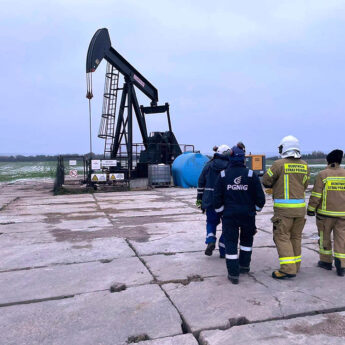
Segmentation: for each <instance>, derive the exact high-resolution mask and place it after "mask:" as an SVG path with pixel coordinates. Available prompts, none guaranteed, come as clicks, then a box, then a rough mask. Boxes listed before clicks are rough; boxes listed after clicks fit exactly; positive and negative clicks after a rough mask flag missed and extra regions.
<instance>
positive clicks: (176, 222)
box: [0, 181, 345, 345]
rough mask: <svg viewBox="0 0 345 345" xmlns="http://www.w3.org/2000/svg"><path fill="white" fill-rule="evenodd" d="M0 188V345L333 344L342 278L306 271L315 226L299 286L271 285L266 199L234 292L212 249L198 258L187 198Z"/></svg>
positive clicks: (168, 193) (180, 192) (338, 338)
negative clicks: (246, 268)
mask: <svg viewBox="0 0 345 345" xmlns="http://www.w3.org/2000/svg"><path fill="white" fill-rule="evenodd" d="M1 188H2V189H1V195H0V252H1V260H0V344H16V345H22V344H30V345H31V344H43V345H45V344H47V345H48V344H49V345H51V344H57V345H59V344H82V345H83V344H92V345H94V344H115V345H117V344H121V345H125V344H132V343H140V344H143V345H196V344H202V345H223V344H227V345H228V344H229V345H231V344H246V345H247V344H256V343H257V344H268V345H270V344H274V345H280V344H309V343H310V344H311V343H313V345H314V344H326V343H327V344H338V343H339V344H340V343H343V339H344V338H342V337H344V335H343V333H342V332H343V329H344V313H339V312H341V311H345V302H344V299H343V291H344V287H345V278H341V277H338V276H337V275H336V274H335V271H334V270H333V271H325V270H322V269H320V268H317V267H316V263H317V261H318V254H317V249H318V245H317V240H318V236H317V229H316V226H315V218H308V219H307V223H306V226H305V229H304V232H303V240H302V246H303V248H302V266H301V271H300V273H299V274H298V276H297V277H296V278H294V279H291V280H287V281H276V280H274V279H272V278H271V273H272V270H274V269H277V268H278V256H277V252H276V249H275V245H274V243H273V240H272V223H271V221H270V218H271V217H272V215H273V210H272V200H271V199H270V197H268V200H267V205H266V206H265V207H264V209H263V210H262V212H261V213H259V214H258V215H257V219H256V224H257V228H258V233H257V235H256V236H255V240H254V249H253V256H252V263H251V272H250V274H249V275H248V274H245V275H241V277H240V284H239V285H237V286H236V285H232V284H231V283H230V282H229V281H228V279H227V272H226V267H225V260H223V259H220V258H219V253H218V250H215V251H214V253H213V256H211V257H207V256H205V255H204V250H205V243H204V242H205V221H206V216H205V215H204V214H202V213H201V212H200V210H198V209H197V208H196V207H195V196H196V190H195V189H190V190H186V189H180V188H166V189H154V190H149V191H137V192H119V193H97V194H94V195H92V194H82V195H60V196H57V197H54V196H53V195H52V193H51V190H52V184H51V181H43V182H40V181H31V182H25V183H23V184H2V185H1ZM1 205H2V206H1ZM220 233H221V225H220V226H219V227H218V231H217V236H218V237H219V236H220ZM110 291H114V292H113V293H111V292H110ZM334 312H337V313H334ZM311 315H316V316H311ZM270 320H271V321H270ZM272 320H275V321H272Z"/></svg>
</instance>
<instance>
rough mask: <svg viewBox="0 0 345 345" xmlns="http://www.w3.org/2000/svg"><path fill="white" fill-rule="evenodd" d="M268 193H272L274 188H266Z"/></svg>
mask: <svg viewBox="0 0 345 345" xmlns="http://www.w3.org/2000/svg"><path fill="white" fill-rule="evenodd" d="M265 192H266V194H272V193H273V192H272V188H266V189H265Z"/></svg>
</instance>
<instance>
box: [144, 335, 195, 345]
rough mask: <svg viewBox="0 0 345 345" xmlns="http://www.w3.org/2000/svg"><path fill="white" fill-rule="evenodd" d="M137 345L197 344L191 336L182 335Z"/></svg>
mask: <svg viewBox="0 0 345 345" xmlns="http://www.w3.org/2000/svg"><path fill="white" fill-rule="evenodd" d="M138 344H140V345H198V342H197V341H196V339H195V338H194V337H193V336H192V335H191V334H184V335H177V336H176V337H168V338H160V339H156V340H147V341H140V342H139V343H138Z"/></svg>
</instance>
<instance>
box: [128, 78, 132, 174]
mask: <svg viewBox="0 0 345 345" xmlns="http://www.w3.org/2000/svg"><path fill="white" fill-rule="evenodd" d="M132 91H133V83H132V82H130V83H129V85H128V98H127V99H128V108H127V111H128V124H127V126H128V127H127V128H128V146H127V153H128V177H129V179H131V177H132V176H131V172H132V163H133V162H132V160H133V157H132V153H133V133H132V129H133V121H132V120H133V117H132V112H133V111H132V110H133V109H132Z"/></svg>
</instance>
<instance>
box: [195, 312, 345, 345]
mask: <svg viewBox="0 0 345 345" xmlns="http://www.w3.org/2000/svg"><path fill="white" fill-rule="evenodd" d="M344 337H345V313H332V314H323V315H315V316H306V317H303V318H300V317H299V318H295V319H292V320H280V321H269V322H262V323H256V324H252V325H245V326H240V327H232V328H230V329H229V330H225V331H221V330H215V331H204V332H201V335H200V344H201V345H231V344H239V345H247V344H257V345H267V344H275V345H301V344H305V345H316V344H317V345H330V344H332V345H341V344H344Z"/></svg>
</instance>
